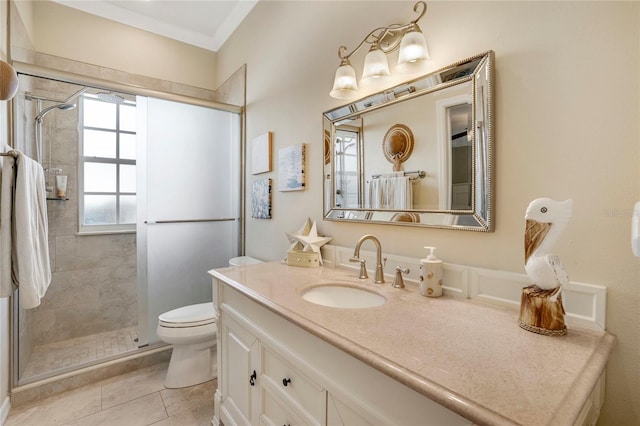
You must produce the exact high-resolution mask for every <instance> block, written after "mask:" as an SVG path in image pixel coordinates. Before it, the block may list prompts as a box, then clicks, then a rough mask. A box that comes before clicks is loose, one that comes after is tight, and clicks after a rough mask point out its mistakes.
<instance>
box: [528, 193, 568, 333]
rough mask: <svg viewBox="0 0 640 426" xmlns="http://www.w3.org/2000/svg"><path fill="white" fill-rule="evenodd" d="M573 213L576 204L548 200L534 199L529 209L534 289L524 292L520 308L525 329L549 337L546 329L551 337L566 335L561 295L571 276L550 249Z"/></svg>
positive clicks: (529, 247) (529, 251)
mask: <svg viewBox="0 0 640 426" xmlns="http://www.w3.org/2000/svg"><path fill="white" fill-rule="evenodd" d="M572 209H573V200H570V199H569V200H566V201H562V202H560V201H555V200H551V199H549V198H538V199H535V200H533V201H532V202H531V203H530V204H529V207H528V208H527V211H526V214H525V219H526V227H525V234H524V248H525V267H524V268H525V271H526V273H527V276H528V277H529V278H530V279H531V280H532V282H533V283H534V285H533V286H530V287H525V288H524V289H523V294H522V303H521V306H520V323H521V324H520V325H521V326H522V327H523V328H527V327H526V325H527V324H528V325H530V326H533V327H534V328H536V329H537V328H540V329H541V330H542V333H543V334H547V333H544V330H546V329H549V330H551V332H550V333H549V334H564V333H566V327H565V325H564V308H563V307H562V298H561V292H562V287H563V286H566V285H567V284H569V276H568V274H567V272H566V270H565V268H564V266H563V264H562V262H561V261H560V258H559V257H558V256H556V255H554V254H551V249H552V248H553V246H554V244H555V243H556V241H557V240H558V237H559V236H560V234H562V231H563V230H564V228H565V227H566V225H567V223H568V222H569V219H571V215H572ZM536 298H537V300H534V299H536ZM523 322H524V325H525V326H523ZM558 330H559V331H558ZM530 331H535V332H541V331H538V330H530ZM563 331H564V333H562V332H563Z"/></svg>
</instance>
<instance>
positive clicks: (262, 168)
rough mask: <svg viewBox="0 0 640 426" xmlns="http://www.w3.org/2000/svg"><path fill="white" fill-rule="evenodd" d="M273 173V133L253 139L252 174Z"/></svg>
mask: <svg viewBox="0 0 640 426" xmlns="http://www.w3.org/2000/svg"><path fill="white" fill-rule="evenodd" d="M270 171H271V132H267V133H265V134H263V135H260V136H257V137H255V138H253V140H252V141H251V174H254V175H257V174H260V173H266V172H270Z"/></svg>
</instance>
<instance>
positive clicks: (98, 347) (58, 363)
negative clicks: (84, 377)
mask: <svg viewBox="0 0 640 426" xmlns="http://www.w3.org/2000/svg"><path fill="white" fill-rule="evenodd" d="M137 337H138V331H137V327H127V328H122V329H119V330H113V331H108V332H105V333H98V334H92V335H89V336H83V337H77V338H75V339H69V340H64V341H61V342H53V343H47V344H44V345H39V346H36V347H35V348H33V351H32V352H31V357H30V359H29V363H28V364H27V367H26V368H25V370H24V373H23V375H22V379H27V378H29V377H33V376H36V375H39V374H44V373H49V372H51V371H55V370H59V369H61V368H67V367H75V366H77V365H82V364H85V363H87V362H91V361H96V360H100V359H105V358H110V357H113V356H115V355H120V354H122V353H125V352H129V351H133V350H136V349H137V344H136V343H135V342H134V339H136V338H137Z"/></svg>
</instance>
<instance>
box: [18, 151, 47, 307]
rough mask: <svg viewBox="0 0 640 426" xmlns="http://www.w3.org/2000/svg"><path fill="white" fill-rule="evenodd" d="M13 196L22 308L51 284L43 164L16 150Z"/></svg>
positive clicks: (35, 300)
mask: <svg viewBox="0 0 640 426" xmlns="http://www.w3.org/2000/svg"><path fill="white" fill-rule="evenodd" d="M16 167H17V173H16V182H15V189H14V190H15V192H14V199H13V206H14V208H13V218H12V219H13V257H12V261H13V272H14V273H13V276H14V280H15V284H16V285H17V286H18V288H19V289H20V305H21V306H22V307H23V308H24V309H31V308H35V307H37V306H38V305H40V300H41V299H42V298H43V297H44V295H45V293H46V291H47V288H48V287H49V284H50V283H51V266H50V264H49V241H48V225H47V198H46V192H45V183H44V171H43V170H42V166H41V165H40V164H39V163H37V162H36V161H34V160H32V159H31V158H29V157H27V156H26V155H24V154H22V153H21V152H18V157H17V158H16Z"/></svg>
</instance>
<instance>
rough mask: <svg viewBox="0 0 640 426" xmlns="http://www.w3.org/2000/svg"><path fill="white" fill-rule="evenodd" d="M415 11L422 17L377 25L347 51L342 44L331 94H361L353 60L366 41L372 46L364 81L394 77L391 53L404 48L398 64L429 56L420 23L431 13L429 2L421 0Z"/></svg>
mask: <svg viewBox="0 0 640 426" xmlns="http://www.w3.org/2000/svg"><path fill="white" fill-rule="evenodd" d="M413 11H414V12H417V13H419V15H418V17H417V18H416V19H415V20H413V21H411V22H409V23H408V24H404V25H400V24H391V25H389V26H387V27H380V28H376V29H375V30H373V31H371V32H370V33H369V34H367V36H366V37H365V38H364V40H362V41H361V42H360V44H359V45H358V46H357V47H356V48H355V49H353V50H352V51H351V52H349V53H347V47H346V46H340V48H339V49H338V57H339V58H340V66H339V67H338V70H337V71H336V75H335V79H334V82H333V89H332V90H331V92H330V93H329V94H330V95H331V97H333V98H336V99H351V98H353V97H355V96H357V95H358V82H357V80H356V71H355V69H354V68H353V66H352V65H351V62H350V61H349V59H350V58H351V56H352V55H353V54H354V53H356V52H357V51H358V50H360V48H361V47H362V46H364V45H365V44H369V45H371V47H370V48H369V53H367V56H365V58H364V69H363V71H362V78H361V82H365V83H367V82H371V81H375V80H378V81H380V80H384V79H386V78H389V77H390V76H391V73H390V72H389V63H388V61H387V56H386V55H388V54H389V53H391V52H394V51H395V50H396V49H398V48H400V52H399V54H398V65H405V64H409V63H412V62H418V61H424V60H428V59H429V51H428V50H427V42H426V40H425V38H424V34H422V30H421V29H420V26H419V25H418V21H419V20H420V18H422V17H423V16H424V14H425V13H426V12H427V4H426V3H425V2H424V1H419V2H417V3H416V4H415V5H414V6H413Z"/></svg>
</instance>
